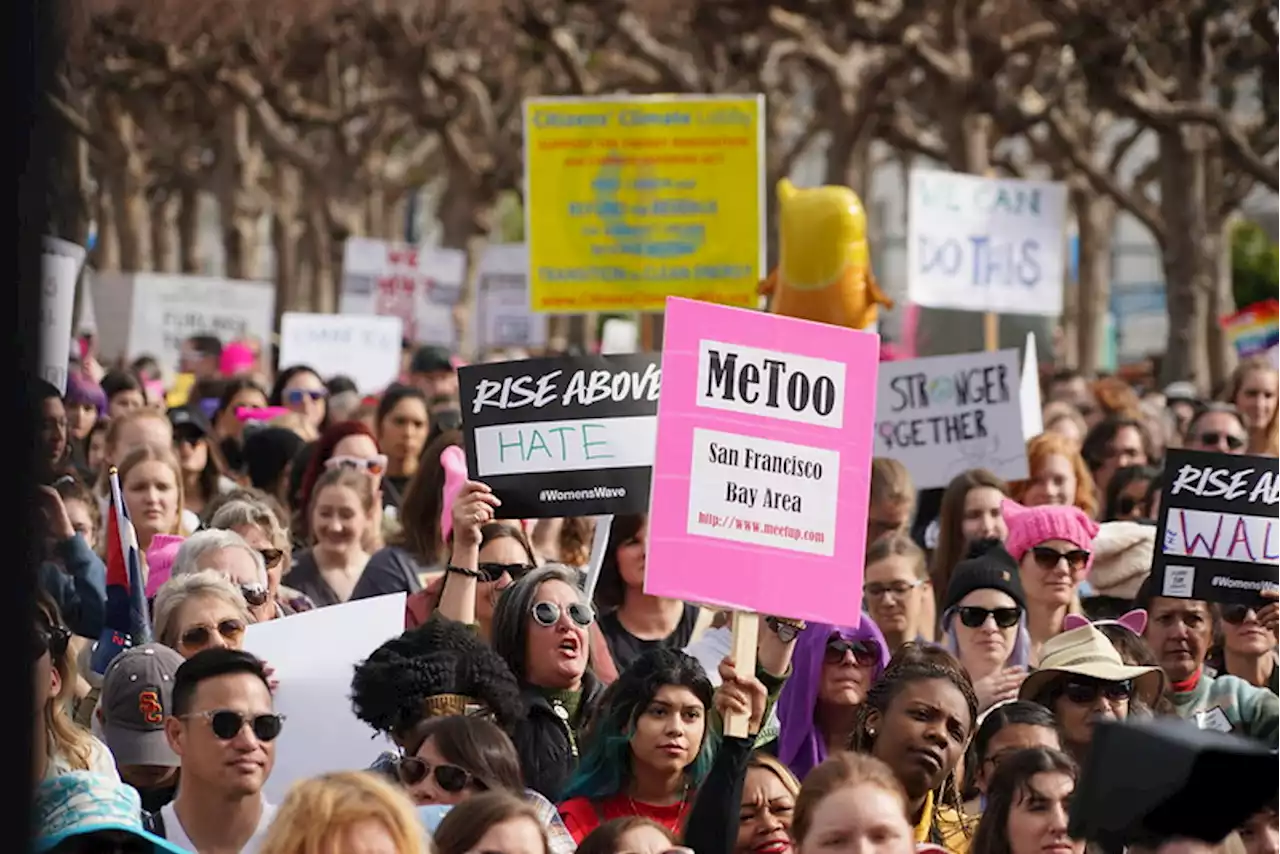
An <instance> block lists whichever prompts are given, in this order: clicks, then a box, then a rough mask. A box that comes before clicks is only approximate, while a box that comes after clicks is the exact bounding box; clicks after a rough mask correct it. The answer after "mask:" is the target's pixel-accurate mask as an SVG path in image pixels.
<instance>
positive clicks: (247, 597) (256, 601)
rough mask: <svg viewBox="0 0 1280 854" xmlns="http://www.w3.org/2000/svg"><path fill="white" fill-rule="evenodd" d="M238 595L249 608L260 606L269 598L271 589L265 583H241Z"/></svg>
mask: <svg viewBox="0 0 1280 854" xmlns="http://www.w3.org/2000/svg"><path fill="white" fill-rule="evenodd" d="M240 595H241V596H243V597H244V601H245V604H246V605H248V606H249V607H250V608H261V607H262V606H263V605H265V604H267V600H268V599H270V598H271V591H269V590H268V589H267V585H265V584H241V585H240Z"/></svg>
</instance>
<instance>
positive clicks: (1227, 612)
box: [1221, 605, 1258, 626]
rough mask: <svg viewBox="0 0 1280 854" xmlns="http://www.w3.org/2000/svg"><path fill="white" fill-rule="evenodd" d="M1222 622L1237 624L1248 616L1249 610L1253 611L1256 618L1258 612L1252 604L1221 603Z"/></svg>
mask: <svg viewBox="0 0 1280 854" xmlns="http://www.w3.org/2000/svg"><path fill="white" fill-rule="evenodd" d="M1221 611H1222V620H1223V622H1227V623H1230V624H1231V625H1233V626H1238V625H1240V624H1241V623H1243V622H1244V621H1245V620H1247V619H1248V618H1249V612H1250V611H1253V618H1254V619H1255V620H1256V619H1257V618H1258V612H1257V611H1256V610H1254V608H1253V606H1252V605H1223V606H1221Z"/></svg>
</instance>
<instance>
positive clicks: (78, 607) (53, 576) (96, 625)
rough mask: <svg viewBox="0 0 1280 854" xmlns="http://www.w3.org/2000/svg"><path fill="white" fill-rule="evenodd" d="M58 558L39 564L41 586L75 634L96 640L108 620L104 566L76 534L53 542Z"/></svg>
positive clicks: (105, 569) (105, 571)
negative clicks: (57, 559)
mask: <svg viewBox="0 0 1280 854" xmlns="http://www.w3.org/2000/svg"><path fill="white" fill-rule="evenodd" d="M53 548H54V552H55V553H56V554H57V555H58V557H59V559H61V561H62V564H61V565H59V564H58V563H57V562H55V561H46V562H45V563H42V564H41V565H40V576H39V578H40V587H41V588H43V589H44V591H45V592H46V593H48V594H49V595H50V596H51V597H53V601H54V602H56V603H57V604H58V610H59V611H60V612H61V613H62V619H63V621H64V622H66V624H67V628H69V629H71V631H72V632H74V633H75V634H77V635H80V636H81V637H86V638H92V639H94V640H97V639H98V637H99V636H101V634H102V627H103V624H104V623H105V622H106V619H107V568H106V566H105V565H104V564H103V563H102V559H101V558H99V557H98V556H97V555H96V554H94V553H93V549H91V548H89V544H88V543H86V542H85V541H84V540H83V539H82V538H81V537H80V535H79V534H77V535H75V536H74V537H70V538H68V539H65V540H62V541H60V542H58V543H55V544H54V547H53Z"/></svg>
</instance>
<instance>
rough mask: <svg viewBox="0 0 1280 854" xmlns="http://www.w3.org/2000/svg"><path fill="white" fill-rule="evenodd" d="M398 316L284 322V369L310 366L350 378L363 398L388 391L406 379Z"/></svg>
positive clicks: (300, 316) (291, 316) (297, 316)
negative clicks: (399, 378)
mask: <svg viewBox="0 0 1280 854" xmlns="http://www.w3.org/2000/svg"><path fill="white" fill-rule="evenodd" d="M402 334H403V330H402V328H401V322H400V318H398V317H374V316H366V315H358V314H307V313H304V312H299V311H287V312H285V313H284V315H283V316H282V317H281V318H280V368H281V369H282V370H283V369H284V368H288V367H291V366H293V365H309V366H310V367H312V368H314V369H315V370H316V371H318V372H319V373H320V376H322V377H325V378H328V377H332V376H336V375H338V374H342V375H344V376H348V377H350V378H351V379H352V380H353V381H354V382H355V384H356V388H358V389H359V390H360V393H361V394H372V393H374V392H379V391H382V390H383V389H384V388H386V387H387V386H388V385H390V384H391V383H393V382H395V381H396V378H397V377H398V376H399V375H400V342H401V336H402Z"/></svg>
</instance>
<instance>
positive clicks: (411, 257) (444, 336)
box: [338, 237, 467, 350]
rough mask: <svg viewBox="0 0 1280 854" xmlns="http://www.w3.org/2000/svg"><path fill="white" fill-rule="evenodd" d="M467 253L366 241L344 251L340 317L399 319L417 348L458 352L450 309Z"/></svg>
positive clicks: (458, 295) (357, 241) (458, 290)
mask: <svg viewBox="0 0 1280 854" xmlns="http://www.w3.org/2000/svg"><path fill="white" fill-rule="evenodd" d="M466 274H467V256H466V253H464V252H461V251H459V250H457V249H432V248H428V247H425V246H411V245H409V244H407V243H392V242H390V241H386V240H373V239H370V238H367V237H349V238H347V242H346V244H345V245H344V246H343V251H342V293H341V295H340V297H339V300H338V311H339V312H340V313H341V314H375V315H379V316H383V317H398V318H400V321H401V323H402V324H403V325H404V336H405V337H406V338H408V339H409V340H410V341H411V342H413V343H415V344H434V345H436V346H439V347H446V348H448V349H450V350H452V349H454V348H455V347H456V346H457V336H458V332H457V324H456V323H455V322H454V316H453V307H454V306H455V305H457V304H458V300H459V299H460V298H461V297H462V283H463V281H464V279H465V278H466Z"/></svg>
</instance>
